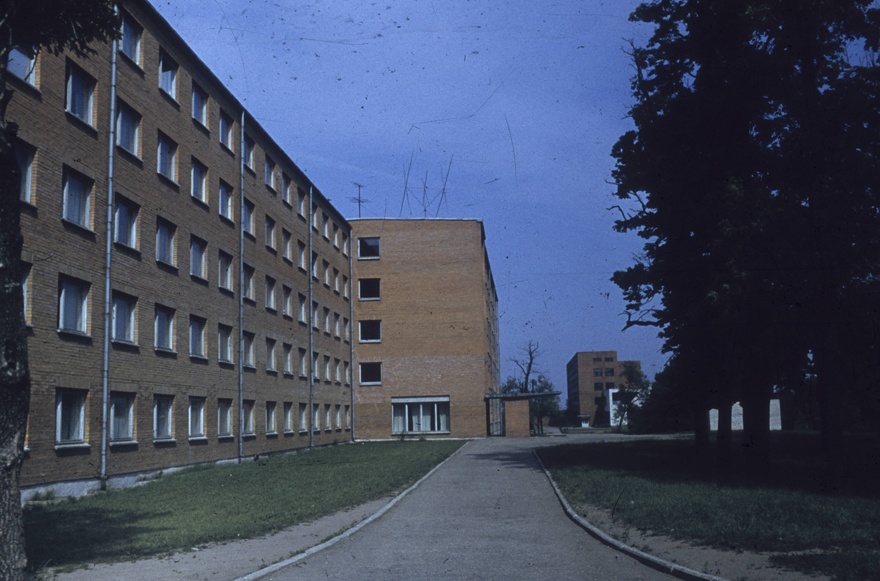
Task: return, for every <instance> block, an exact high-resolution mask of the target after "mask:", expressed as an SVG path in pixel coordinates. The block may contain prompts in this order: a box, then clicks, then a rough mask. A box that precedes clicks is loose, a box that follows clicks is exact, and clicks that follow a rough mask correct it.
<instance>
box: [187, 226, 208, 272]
mask: <svg viewBox="0 0 880 581" xmlns="http://www.w3.org/2000/svg"><path fill="white" fill-rule="evenodd" d="M207 254H208V243H207V242H205V241H204V240H202V239H201V238H198V237H196V236H192V237H190V242H189V273H190V275H192V276H194V277H196V278H200V279H202V280H208V263H207V259H206V258H205V256H206V255H207Z"/></svg>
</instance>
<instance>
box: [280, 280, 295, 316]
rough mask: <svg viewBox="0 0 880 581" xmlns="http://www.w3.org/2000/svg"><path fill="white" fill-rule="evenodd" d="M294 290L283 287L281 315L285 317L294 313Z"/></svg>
mask: <svg viewBox="0 0 880 581" xmlns="http://www.w3.org/2000/svg"><path fill="white" fill-rule="evenodd" d="M292 302H293V289H292V288H290V287H289V286H287V285H286V284H285V285H282V286H281V314H282V315H284V316H285V317H290V316H292V313H293V305H292V304H291V303H292Z"/></svg>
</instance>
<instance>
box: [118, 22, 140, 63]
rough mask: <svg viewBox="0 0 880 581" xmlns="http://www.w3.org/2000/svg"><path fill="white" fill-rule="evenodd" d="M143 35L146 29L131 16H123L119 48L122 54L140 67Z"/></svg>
mask: <svg viewBox="0 0 880 581" xmlns="http://www.w3.org/2000/svg"><path fill="white" fill-rule="evenodd" d="M143 33H144V29H143V28H141V26H140V25H139V24H138V23H137V22H135V21H134V20H133V19H132V17H131V16H129V15H128V14H123V15H122V38H121V39H120V41H119V48H120V50H121V51H122V54H124V55H125V56H127V57H128V58H130V59H131V60H132V62H134V64H136V65H138V66H140V64H141V37H142V36H143Z"/></svg>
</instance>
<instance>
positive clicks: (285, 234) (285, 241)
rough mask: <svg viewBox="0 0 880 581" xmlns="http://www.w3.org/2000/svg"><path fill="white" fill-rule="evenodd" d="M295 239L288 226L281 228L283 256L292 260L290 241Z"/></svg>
mask: <svg viewBox="0 0 880 581" xmlns="http://www.w3.org/2000/svg"><path fill="white" fill-rule="evenodd" d="M292 239H293V235H292V234H291V233H290V232H289V231H288V230H287V228H281V257H282V258H283V259H284V260H286V261H288V262H291V258H290V242H291V240H292Z"/></svg>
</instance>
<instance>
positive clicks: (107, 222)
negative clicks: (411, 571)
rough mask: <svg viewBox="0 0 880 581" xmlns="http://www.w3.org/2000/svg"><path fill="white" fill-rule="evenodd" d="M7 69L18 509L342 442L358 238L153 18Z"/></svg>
mask: <svg viewBox="0 0 880 581" xmlns="http://www.w3.org/2000/svg"><path fill="white" fill-rule="evenodd" d="M122 16H123V29H122V38H121V39H120V40H119V41H117V42H115V43H114V44H112V45H96V46H95V47H94V48H95V50H96V53H95V54H94V55H92V56H91V57H90V58H88V59H83V58H78V57H76V56H74V55H71V54H61V55H59V56H53V55H51V54H46V53H41V54H39V55H37V57H35V58H34V59H29V58H28V57H27V56H26V55H25V54H24V53H22V52H16V53H15V54H13V56H12V58H11V59H10V71H11V72H12V75H10V76H12V77H14V78H12V79H11V80H10V85H11V86H12V88H13V89H14V90H15V95H14V98H13V99H12V102H11V104H10V106H9V110H8V115H7V117H8V119H9V120H10V121H12V122H15V123H17V124H18V125H19V127H20V130H19V138H20V141H19V143H18V145H17V152H18V157H19V163H20V166H21V168H22V172H23V176H24V177H23V180H22V192H21V197H22V226H23V231H24V239H25V246H24V253H23V259H24V261H25V262H26V263H27V264H26V267H27V269H26V273H25V277H24V281H23V282H24V288H25V308H26V318H27V323H28V330H29V343H28V344H29V350H30V362H31V374H32V389H31V411H30V415H29V418H28V434H27V442H26V447H27V453H26V458H25V462H24V465H23V468H22V476H21V477H22V486H23V489H24V496H25V497H27V495H28V494H30V493H32V492H33V491H35V490H38V489H40V488H41V487H47V486H52V487H54V488H55V489H56V490H57V491H58V492H59V493H62V494H67V493H80V492H83V491H85V490H87V489H89V488H94V487H96V486H98V485H100V484H101V483H104V482H106V483H109V484H110V485H114V483H118V484H124V483H126V482H131V481H133V480H134V479H136V478H138V477H139V476H141V475H143V474H144V473H148V472H151V471H155V470H160V469H167V468H169V467H177V466H185V465H190V464H194V463H199V462H208V461H224V460H237V459H239V458H242V457H252V456H254V455H258V454H267V453H274V452H280V451H284V450H290V449H295V448H302V447H307V446H312V445H321V444H329V443H332V442H335V441H342V440H349V439H351V435H352V434H351V424H352V414H353V410H352V389H351V375H352V370H353V366H352V359H353V352H352V342H351V339H350V337H351V333H352V330H351V327H352V325H351V320H352V312H351V300H350V297H351V266H350V265H351V260H350V250H351V240H352V238H351V228H350V225H349V223H348V222H347V221H346V220H345V218H344V217H343V216H341V215H340V214H339V212H338V211H337V210H336V209H335V208H334V207H333V206H332V205H331V204H330V203H329V201H328V200H327V198H325V197H324V196H323V195H322V194H321V192H320V191H319V190H318V188H317V187H316V186H315V185H314V184H313V183H311V182H310V180H309V179H308V177H307V176H305V175H304V174H303V173H302V171H300V169H299V168H298V167H297V166H296V165H295V164H294V163H293V161H292V160H291V158H290V157H289V156H288V154H287V153H285V151H284V150H282V149H281V148H280V147H279V146H278V145H277V144H276V143H275V142H274V141H273V140H272V138H271V137H270V136H269V135H268V134H267V133H266V132H265V131H264V129H263V128H262V127H261V126H260V125H259V123H257V122H256V121H255V120H254V119H253V117H252V116H251V115H250V114H249V113H248V111H247V110H245V109H244V107H243V106H242V104H241V103H240V102H239V101H238V100H236V98H235V97H234V96H233V95H232V94H231V93H230V92H229V91H228V90H227V89H226V88H225V87H224V85H223V84H222V83H221V82H220V81H219V80H218V79H217V77H216V76H215V75H214V74H213V73H212V72H211V71H210V70H208V68H207V67H206V66H205V65H204V63H202V62H201V61H200V60H199V58H198V57H197V56H196V55H195V54H194V53H193V52H192V51H191V50H190V49H189V48H188V47H187V45H186V44H185V43H184V42H183V41H182V40H181V38H180V37H179V36H178V35H177V34H176V33H175V32H174V30H173V29H172V28H171V27H170V26H169V24H168V23H167V22H166V21H164V19H163V18H162V17H161V16H160V15H159V14H158V12H156V11H155V9H153V8H152V6H150V5H149V3H147V2H146V1H144V0H130V1H127V2H125V3H124V9H123V10H122Z"/></svg>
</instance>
